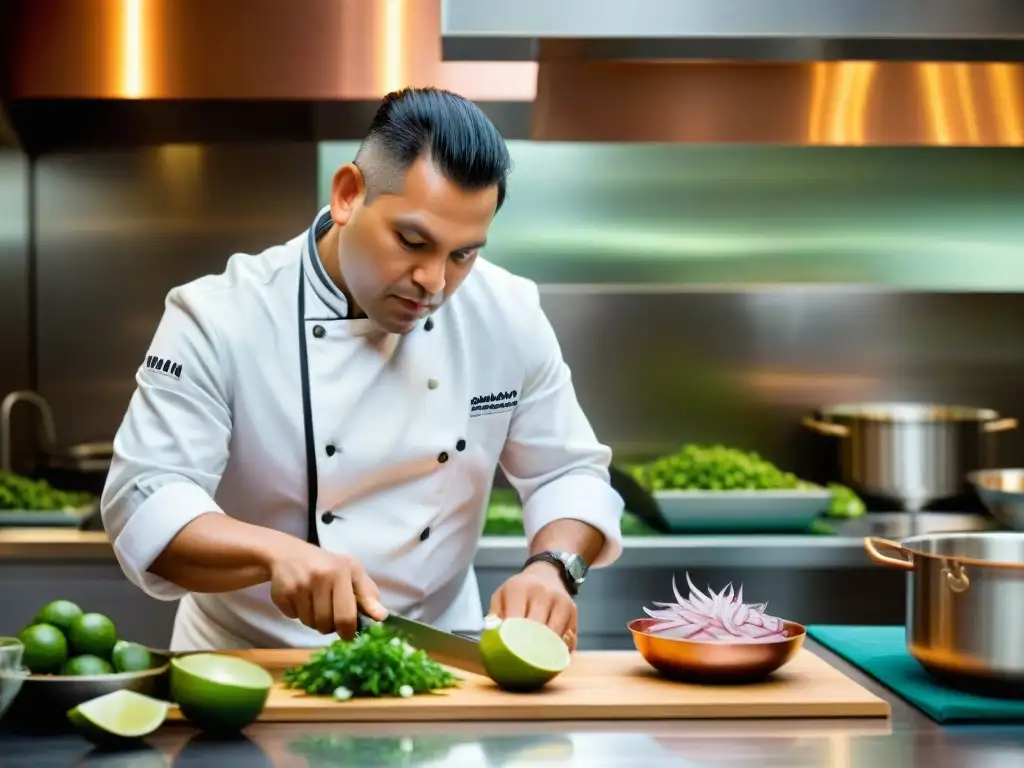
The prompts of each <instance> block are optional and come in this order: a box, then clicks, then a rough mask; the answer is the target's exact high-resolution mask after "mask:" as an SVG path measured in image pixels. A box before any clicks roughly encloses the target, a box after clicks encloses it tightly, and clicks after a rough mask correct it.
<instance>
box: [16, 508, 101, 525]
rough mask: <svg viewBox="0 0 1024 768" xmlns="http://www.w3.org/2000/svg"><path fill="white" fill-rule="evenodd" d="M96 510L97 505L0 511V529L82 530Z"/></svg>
mask: <svg viewBox="0 0 1024 768" xmlns="http://www.w3.org/2000/svg"><path fill="white" fill-rule="evenodd" d="M95 509H96V507H95V505H90V506H88V507H82V508H80V509H55V510H52V511H42V510H40V511H34V510H26V509H0V528H80V527H81V525H82V523H83V522H85V520H86V518H88V517H89V515H91V514H92V513H93V511H94V510H95Z"/></svg>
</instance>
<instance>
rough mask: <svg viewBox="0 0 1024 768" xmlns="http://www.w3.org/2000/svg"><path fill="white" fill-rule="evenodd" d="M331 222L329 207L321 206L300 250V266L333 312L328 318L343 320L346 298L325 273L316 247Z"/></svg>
mask: <svg viewBox="0 0 1024 768" xmlns="http://www.w3.org/2000/svg"><path fill="white" fill-rule="evenodd" d="M332 224H333V221H332V220H331V209H330V208H329V207H327V206H325V207H323V208H321V209H320V212H319V213H317V215H316V219H314V220H313V225H312V226H311V227H310V228H309V231H308V233H307V235H306V245H305V247H304V248H303V252H302V266H303V269H304V271H305V272H306V274H308V275H309V284H310V286H311V287H312V289H313V292H314V293H316V295H317V297H318V298H319V299H320V301H322V302H323V303H324V305H325V306H326V307H327V308H328V309H329V310H330V311H331V312H333V313H334V317H331V318H328V319H330V320H344V319H346V318H348V311H349V305H348V298H346V296H345V294H344V293H343V292H342V290H341V289H340V288H339V287H338V286H337V285H335V284H334V281H333V280H331V277H330V275H328V274H327V270H325V269H324V265H323V262H321V261H320V253H319V251H318V250H317V247H316V244H317V241H318V240H319V239H320V238H321V237H323V236H324V235H325V234H327V231H328V230H329V229H330V228H331V225H332ZM304 319H306V320H310V319H312V318H308V317H307V318H304Z"/></svg>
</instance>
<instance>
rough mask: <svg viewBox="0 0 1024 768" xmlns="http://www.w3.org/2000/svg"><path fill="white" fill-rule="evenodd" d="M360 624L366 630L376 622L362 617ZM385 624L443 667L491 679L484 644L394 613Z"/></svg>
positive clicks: (389, 615)
mask: <svg viewBox="0 0 1024 768" xmlns="http://www.w3.org/2000/svg"><path fill="white" fill-rule="evenodd" d="M360 621H361V622H362V623H363V625H364V626H365V625H366V624H368V623H369V622H371V621H372V619H368V618H366V617H365V616H360ZM381 624H384V625H385V626H387V627H391V628H392V629H394V630H396V631H397V632H399V633H400V634H401V635H402V636H404V637H405V639H406V640H408V641H409V644H410V645H411V646H412V647H413V648H418V649H420V650H422V651H424V652H425V653H426V654H427V655H428V656H430V658H432V659H433V660H434V661H436V662H438V663H439V664H444V665H445V666H448V667H455V668H456V669H461V670H463V671H464V672H471V673H473V674H474V675H483V676H484V677H490V675H488V674H487V670H486V669H484V665H483V662H482V661H481V660H480V643H479V642H477V641H476V640H471V639H470V638H468V637H463V636H461V635H455V634H452V633H451V632H445V631H444V630H442V629H437V628H436V627H432V626H430V625H429V624H423V623H422V622H419V621H413V620H412V619H406V618H404V617H402V616H398V615H396V614H394V613H390V614H388V617H387V618H386V619H384V621H382V622H381Z"/></svg>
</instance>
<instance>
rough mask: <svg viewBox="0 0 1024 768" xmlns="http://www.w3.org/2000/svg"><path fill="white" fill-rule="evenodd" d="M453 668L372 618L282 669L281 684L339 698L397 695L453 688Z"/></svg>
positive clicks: (410, 694) (456, 681)
mask: <svg viewBox="0 0 1024 768" xmlns="http://www.w3.org/2000/svg"><path fill="white" fill-rule="evenodd" d="M461 680H462V678H460V677H458V676H456V675H454V674H452V673H451V672H449V671H448V670H447V669H445V668H444V667H442V666H441V665H440V664H438V663H437V662H436V661H434V660H433V659H431V658H430V657H429V656H427V654H426V653H425V652H424V651H422V650H417V649H415V648H413V647H412V646H411V645H409V643H408V642H406V640H405V639H404V638H403V637H402V636H401V635H400V634H399V633H397V632H395V631H394V630H392V629H389V628H387V627H385V626H383V625H381V624H373V625H371V626H370V627H369V628H368V629H366V630H364V631H362V632H360V633H359V634H357V635H356V637H355V638H354V639H353V640H350V641H345V640H336V641H335V642H333V643H332V644H331V645H328V646H327V647H326V648H322V649H320V650H318V651H315V652H314V653H313V655H312V656H311V657H310V659H309V661H308V662H306V663H305V664H302V665H300V666H297V667H292V668H291V669H289V670H287V671H286V672H285V674H284V684H285V685H286V686H287V687H289V688H295V689H298V690H301V691H305V692H306V693H310V694H314V695H321V696H326V695H330V696H334V698H336V699H338V700H339V701H345V700H347V699H350V698H353V697H361V696H402V697H408V696H413V695H415V694H418V693H430V692H432V691H439V690H442V689H444V688H452V687H454V686H456V685H458V683H459V682H460V681H461Z"/></svg>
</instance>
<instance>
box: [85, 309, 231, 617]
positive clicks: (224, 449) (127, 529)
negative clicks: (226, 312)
mask: <svg viewBox="0 0 1024 768" xmlns="http://www.w3.org/2000/svg"><path fill="white" fill-rule="evenodd" d="M197 298H198V297H195V296H191V295H190V294H189V292H188V291H186V290H184V289H175V290H174V291H172V292H171V293H170V294H168V297H167V302H166V306H165V311H164V315H163V318H162V319H161V321H160V325H159V327H158V328H157V331H156V334H155V335H154V338H153V341H152V343H151V345H150V349H149V351H148V352H147V355H146V361H145V362H144V363H143V364H142V365H141V366H140V367H139V370H138V373H137V375H136V383H137V387H136V390H135V393H134V394H133V395H132V399H131V403H130V404H129V406H128V411H127V413H126V414H125V417H124V420H123V422H122V423H121V427H120V428H119V429H118V432H117V435H116V436H115V438H114V455H113V460H112V462H111V467H110V472H109V474H108V476H107V481H106V485H105V487H104V489H103V495H102V498H101V500H100V513H101V515H102V518H103V525H104V528H105V530H106V532H107V536H108V538H109V539H110V542H111V544H112V546H113V548H114V553H115V555H116V556H117V559H118V562H119V563H120V565H121V569H122V570H123V571H124V573H125V575H126V576H127V577H128V579H129V580H130V581H131V582H132V583H134V584H135V585H136V586H138V587H139V588H140V589H142V590H143V591H144V592H146V593H147V594H149V595H150V596H152V597H155V598H158V599H160V600H177V599H179V598H180V597H182V596H184V595H185V594H186V591H185V590H183V589H181V588H180V587H178V586H176V585H175V584H172V583H171V582H169V581H167V580H165V579H163V578H161V577H159V576H156V575H155V574H152V573H150V572H149V568H150V566H151V565H152V564H153V561H154V560H156V558H157V557H159V555H160V554H161V553H162V552H163V551H164V549H166V548H167V545H168V544H170V542H171V541H172V540H173V539H174V537H175V536H176V535H177V534H178V532H179V531H181V529H182V528H184V527H185V526H186V525H188V524H189V523H190V522H192V520H194V519H196V518H197V517H199V516H200V515H204V514H207V513H220V514H223V510H222V509H221V508H220V506H218V504H217V503H216V501H215V500H214V494H215V493H216V490H217V486H218V485H219V484H220V478H221V475H222V474H223V471H224V468H225V466H226V465H227V459H228V450H229V445H230V440H231V410H230V406H229V399H230V394H229V384H228V382H229V380H230V369H229V367H228V365H227V360H228V357H227V355H226V353H225V350H224V349H223V345H222V344H221V343H220V342H219V339H218V336H217V334H216V333H215V331H214V324H213V323H212V322H211V320H210V319H209V315H208V313H204V312H202V311H200V308H199V304H198V301H197ZM158 361H159V362H158Z"/></svg>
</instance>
